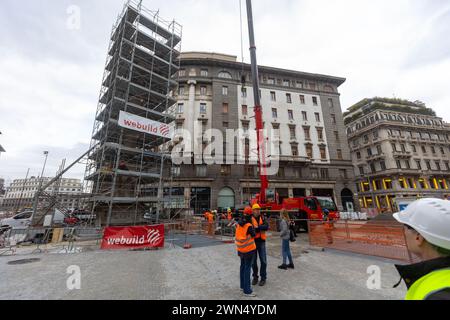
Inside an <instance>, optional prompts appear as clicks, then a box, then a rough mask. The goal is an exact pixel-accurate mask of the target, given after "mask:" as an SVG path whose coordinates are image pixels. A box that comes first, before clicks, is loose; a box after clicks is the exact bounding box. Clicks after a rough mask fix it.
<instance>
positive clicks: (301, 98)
mask: <svg viewBox="0 0 450 320" xmlns="http://www.w3.org/2000/svg"><path fill="white" fill-rule="evenodd" d="M300 103H301V104H305V103H306V102H305V96H303V95H301V96H300Z"/></svg>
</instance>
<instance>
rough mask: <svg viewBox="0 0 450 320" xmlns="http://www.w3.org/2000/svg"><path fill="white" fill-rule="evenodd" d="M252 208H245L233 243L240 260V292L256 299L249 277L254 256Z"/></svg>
mask: <svg viewBox="0 0 450 320" xmlns="http://www.w3.org/2000/svg"><path fill="white" fill-rule="evenodd" d="M252 214H253V211H252V208H250V207H247V208H245V210H244V215H243V216H242V217H241V218H240V219H239V223H238V224H237V227H236V237H235V241H236V242H235V243H236V247H237V251H238V255H239V257H240V258H241V269H240V281H241V290H242V291H243V293H244V295H245V296H247V297H256V295H255V294H254V293H253V290H252V286H251V282H250V275H251V269H252V264H253V260H254V259H255V255H256V244H255V235H256V234H255V230H254V228H253V225H252Z"/></svg>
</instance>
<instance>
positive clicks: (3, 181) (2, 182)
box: [0, 178, 6, 196]
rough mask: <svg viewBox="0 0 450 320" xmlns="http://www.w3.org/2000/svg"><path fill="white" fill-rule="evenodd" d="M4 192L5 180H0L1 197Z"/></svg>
mask: <svg viewBox="0 0 450 320" xmlns="http://www.w3.org/2000/svg"><path fill="white" fill-rule="evenodd" d="M5 192H6V190H5V179H2V178H0V196H3V195H4V194H5Z"/></svg>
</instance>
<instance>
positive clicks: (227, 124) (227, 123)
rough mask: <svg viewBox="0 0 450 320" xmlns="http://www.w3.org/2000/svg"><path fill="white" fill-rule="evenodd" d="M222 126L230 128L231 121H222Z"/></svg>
mask: <svg viewBox="0 0 450 320" xmlns="http://www.w3.org/2000/svg"><path fill="white" fill-rule="evenodd" d="M222 126H223V127H224V128H225V129H226V128H228V126H229V122H226V121H224V122H223V123H222Z"/></svg>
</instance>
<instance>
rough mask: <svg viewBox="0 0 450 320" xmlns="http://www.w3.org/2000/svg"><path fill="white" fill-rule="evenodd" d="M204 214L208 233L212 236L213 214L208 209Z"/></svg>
mask: <svg viewBox="0 0 450 320" xmlns="http://www.w3.org/2000/svg"><path fill="white" fill-rule="evenodd" d="M205 216H206V220H207V221H208V235H210V236H214V215H213V214H212V213H211V212H209V211H208V212H206V214H205Z"/></svg>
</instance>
